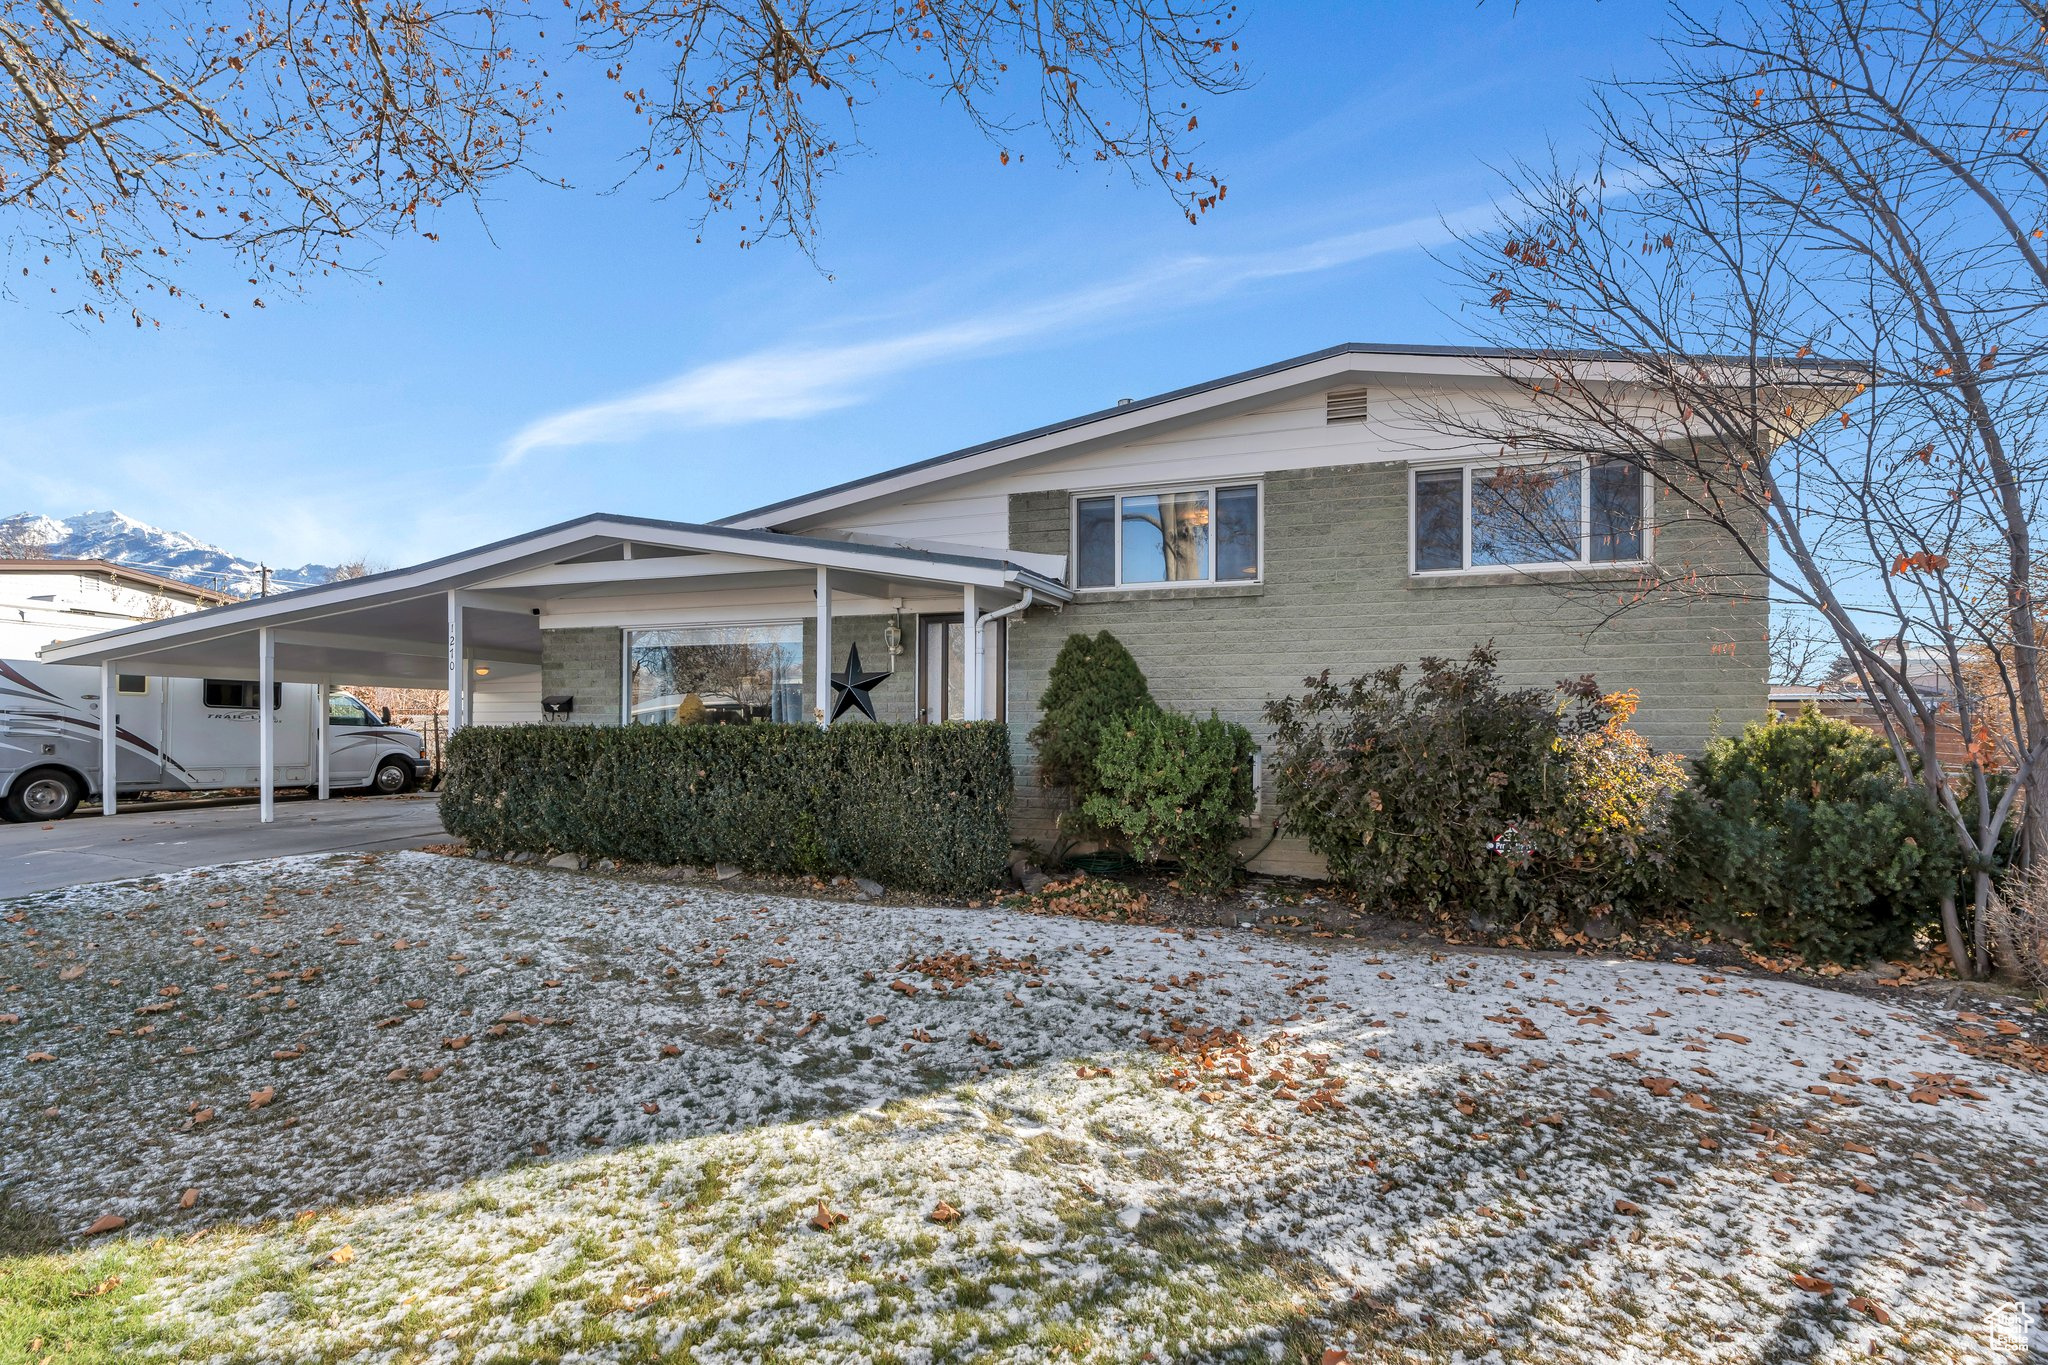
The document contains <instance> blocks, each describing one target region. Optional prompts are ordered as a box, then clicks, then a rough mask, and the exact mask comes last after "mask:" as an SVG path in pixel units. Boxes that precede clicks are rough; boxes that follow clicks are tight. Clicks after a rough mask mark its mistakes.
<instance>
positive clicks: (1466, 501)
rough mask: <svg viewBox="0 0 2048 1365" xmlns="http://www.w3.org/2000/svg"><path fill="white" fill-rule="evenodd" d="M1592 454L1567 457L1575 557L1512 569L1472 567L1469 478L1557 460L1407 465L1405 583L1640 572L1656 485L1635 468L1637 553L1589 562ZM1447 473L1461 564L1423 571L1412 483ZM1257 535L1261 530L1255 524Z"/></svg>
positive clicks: (1652, 550)
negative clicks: (1575, 522)
mask: <svg viewBox="0 0 2048 1365" xmlns="http://www.w3.org/2000/svg"><path fill="white" fill-rule="evenodd" d="M1598 458H1599V457H1598V456H1597V455H1594V456H1586V455H1573V456H1570V457H1568V459H1569V460H1570V462H1571V463H1573V464H1576V465H1577V466H1578V469H1577V474H1578V480H1579V557H1578V558H1577V559H1537V560H1529V561H1526V562H1523V563H1516V564H1474V563H1473V562H1472V543H1473V539H1474V537H1473V534H1472V529H1473V528H1472V480H1473V476H1474V473H1475V472H1477V473H1479V474H1481V475H1482V476H1483V475H1484V474H1485V473H1487V472H1490V471H1492V470H1495V469H1505V468H1509V467H1512V466H1518V465H1543V464H1558V463H1560V461H1558V460H1555V459H1547V458H1545V457H1543V456H1541V455H1523V456H1517V457H1516V458H1514V459H1507V460H1500V459H1494V460H1439V461H1423V462H1420V463H1416V464H1411V465H1409V466H1408V506H1407V511H1406V513H1405V515H1406V517H1407V519H1408V576H1409V577H1410V578H1469V577H1473V576H1475V575H1478V576H1484V575H1487V574H1504V573H1511V574H1540V573H1584V572H1586V571H1588V570H1591V571H1594V572H1601V571H1605V570H1607V569H1627V568H1640V567H1642V566H1644V565H1647V564H1650V563H1652V562H1653V561H1654V560H1655V558H1656V552H1657V551H1656V533H1657V525H1656V523H1657V519H1656V516H1655V515H1654V513H1655V506H1656V504H1655V502H1654V501H1653V499H1654V497H1655V493H1656V487H1655V484H1654V483H1653V482H1652V480H1651V478H1650V471H1649V470H1647V469H1639V470H1638V471H1637V473H1638V474H1639V475H1640V477H1641V478H1642V481H1643V501H1642V508H1643V519H1642V527H1641V531H1640V541H1641V553H1639V554H1637V555H1636V556H1634V557H1633V558H1630V559H1594V558H1593V557H1592V554H1593V477H1592V469H1593V461H1594V460H1595V459H1598ZM1450 470H1457V471H1459V472H1460V473H1461V474H1462V476H1463V479H1462V484H1461V488H1460V494H1459V497H1460V501H1461V503H1462V506H1463V509H1464V520H1463V522H1462V523H1461V530H1462V537H1461V538H1462V542H1463V543H1462V544H1461V546H1460V551H1461V554H1462V558H1463V560H1464V562H1463V564H1462V565H1461V566H1460V567H1458V568H1455V569H1424V568H1419V567H1417V564H1416V543H1415V498H1416V480H1417V478H1418V476H1420V475H1423V474H1442V473H1445V472H1447V471H1450ZM1259 529H1260V532H1261V534H1263V533H1264V530H1265V525H1264V523H1263V521H1262V522H1261V523H1260V528H1259Z"/></svg>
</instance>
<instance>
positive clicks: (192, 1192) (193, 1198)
mask: <svg viewBox="0 0 2048 1365" xmlns="http://www.w3.org/2000/svg"><path fill="white" fill-rule="evenodd" d="M198 1202H199V1187H198V1186H197V1185H190V1186H187V1187H186V1190H185V1192H184V1193H183V1194H181V1195H179V1196H178V1207H179V1208H181V1209H189V1208H191V1207H192V1206H193V1205H194V1204H196V1203H198Z"/></svg>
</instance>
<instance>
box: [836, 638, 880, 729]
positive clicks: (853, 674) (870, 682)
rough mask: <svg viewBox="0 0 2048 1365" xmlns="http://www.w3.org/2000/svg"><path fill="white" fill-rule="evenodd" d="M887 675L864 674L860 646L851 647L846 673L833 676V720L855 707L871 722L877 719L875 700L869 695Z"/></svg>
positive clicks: (847, 657)
mask: <svg viewBox="0 0 2048 1365" xmlns="http://www.w3.org/2000/svg"><path fill="white" fill-rule="evenodd" d="M888 676H889V675H888V674H887V673H864V672H862V671H861V666H860V646H859V645H851V646H849V647H848V648H847V651H846V671H845V672H844V673H834V674H833V675H832V719H834V720H838V719H839V718H840V717H841V716H843V715H845V714H846V713H847V712H848V711H851V710H852V709H853V708H854V707H856V706H858V707H859V708H860V713H861V714H862V715H864V716H866V717H867V718H868V719H869V720H873V719H874V718H875V702H874V698H872V697H870V696H869V695H868V693H870V692H872V691H873V690H874V689H875V685H876V684H877V683H879V682H881V681H882V680H883V679H885V678H887V677H888Z"/></svg>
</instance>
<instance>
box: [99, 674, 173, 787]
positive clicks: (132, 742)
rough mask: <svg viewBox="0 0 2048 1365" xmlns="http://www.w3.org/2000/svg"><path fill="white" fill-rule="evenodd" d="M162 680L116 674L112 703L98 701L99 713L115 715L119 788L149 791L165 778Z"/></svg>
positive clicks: (116, 773) (116, 769)
mask: <svg viewBox="0 0 2048 1365" xmlns="http://www.w3.org/2000/svg"><path fill="white" fill-rule="evenodd" d="M165 681H166V680H165V679H163V678H152V677H149V676H147V675H146V674H142V673H116V674H115V675H114V695H113V698H112V700H111V702H109V701H108V700H107V699H104V698H103V699H102V700H101V703H100V715H101V716H103V717H105V716H109V715H111V716H112V717H113V718H114V735H115V738H116V740H117V741H118V742H117V743H116V745H115V751H116V754H117V757H116V758H115V760H114V773H115V776H116V779H117V781H118V784H119V786H120V787H121V788H122V789H126V790H129V791H148V790H150V789H151V788H152V787H153V786H154V785H155V784H157V783H159V782H161V781H163V779H164V707H165V705H166V704H167V693H168V689H167V688H166V687H165V686H164V683H165Z"/></svg>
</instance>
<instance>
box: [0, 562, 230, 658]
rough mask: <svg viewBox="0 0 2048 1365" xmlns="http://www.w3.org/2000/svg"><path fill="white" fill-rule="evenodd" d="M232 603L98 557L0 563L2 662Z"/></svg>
mask: <svg viewBox="0 0 2048 1365" xmlns="http://www.w3.org/2000/svg"><path fill="white" fill-rule="evenodd" d="M234 600H235V599H234V598H233V597H232V596H231V595H229V594H227V593H224V592H216V591H214V590H213V589H211V588H201V587H195V586H193V585H192V584H190V583H182V582H180V581H178V580H177V579H175V578H164V577H162V576H160V575H158V574H153V573H145V572H143V571H142V570H140V569H131V568H129V567H127V566H126V565H122V564H114V563H110V562H108V561H107V560H104V559H42V558H35V559H8V558H0V659H32V658H34V657H35V653H36V651H37V650H39V649H41V648H42V647H43V646H44V645H47V644H50V643H52V642H53V641H57V640H73V639H77V638H78V637H79V636H81V635H93V634H97V633H98V632H100V631H103V630H108V629H110V628H112V627H114V626H118V625H125V624H129V623H132V622H136V621H156V620H162V619H164V618H166V617H170V616H179V615H183V614H185V613H187V612H194V611H198V610H200V609H201V608H203V607H217V606H221V605H223V604H225V603H228V602H232V601H234Z"/></svg>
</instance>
